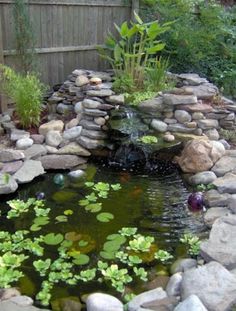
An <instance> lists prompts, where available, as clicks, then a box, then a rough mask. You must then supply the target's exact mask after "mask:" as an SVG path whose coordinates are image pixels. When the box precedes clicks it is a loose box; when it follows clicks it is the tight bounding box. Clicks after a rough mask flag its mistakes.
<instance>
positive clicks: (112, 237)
mask: <svg viewBox="0 0 236 311" xmlns="http://www.w3.org/2000/svg"><path fill="white" fill-rule="evenodd" d="M107 240H109V241H117V242H119V243H120V244H124V243H125V242H126V237H124V236H122V235H120V234H116V233H115V234H110V235H108V236H107Z"/></svg>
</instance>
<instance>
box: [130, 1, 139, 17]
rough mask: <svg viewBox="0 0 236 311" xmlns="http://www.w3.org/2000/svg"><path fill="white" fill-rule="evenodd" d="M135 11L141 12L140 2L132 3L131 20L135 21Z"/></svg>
mask: <svg viewBox="0 0 236 311" xmlns="http://www.w3.org/2000/svg"><path fill="white" fill-rule="evenodd" d="M134 11H135V12H136V13H138V11H139V0H132V2H131V20H134Z"/></svg>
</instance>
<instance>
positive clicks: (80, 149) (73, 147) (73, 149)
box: [57, 142, 91, 157]
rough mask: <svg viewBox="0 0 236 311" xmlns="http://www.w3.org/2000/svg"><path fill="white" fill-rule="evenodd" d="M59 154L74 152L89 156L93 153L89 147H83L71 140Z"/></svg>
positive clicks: (74, 153)
mask: <svg viewBox="0 0 236 311" xmlns="http://www.w3.org/2000/svg"><path fill="white" fill-rule="evenodd" d="M57 154H72V155H78V156H82V157H89V156H90V155H91V153H90V152H89V151H88V150H87V149H85V148H83V147H81V146H80V145H79V144H78V143H76V142H71V143H69V144H68V145H66V146H64V147H62V148H60V149H59V150H58V152H57Z"/></svg>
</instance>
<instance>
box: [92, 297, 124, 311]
mask: <svg viewBox="0 0 236 311" xmlns="http://www.w3.org/2000/svg"><path fill="white" fill-rule="evenodd" d="M86 307H87V311H111V310H112V311H113V310H114V311H123V310H124V307H123V304H122V303H121V302H120V300H118V299H117V298H115V297H113V296H111V295H107V294H102V293H94V294H91V295H89V296H88V298H87V300H86Z"/></svg>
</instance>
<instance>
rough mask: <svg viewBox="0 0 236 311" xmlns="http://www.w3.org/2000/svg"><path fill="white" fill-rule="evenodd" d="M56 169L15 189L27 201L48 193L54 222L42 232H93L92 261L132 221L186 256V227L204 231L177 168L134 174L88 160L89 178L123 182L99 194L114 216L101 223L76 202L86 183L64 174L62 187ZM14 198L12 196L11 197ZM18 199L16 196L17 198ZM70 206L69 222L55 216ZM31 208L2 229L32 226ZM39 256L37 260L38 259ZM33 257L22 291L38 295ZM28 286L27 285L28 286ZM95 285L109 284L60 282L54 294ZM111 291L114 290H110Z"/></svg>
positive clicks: (176, 253) (51, 254) (84, 290)
mask: <svg viewBox="0 0 236 311" xmlns="http://www.w3.org/2000/svg"><path fill="white" fill-rule="evenodd" d="M54 176H55V173H50V174H47V175H45V176H43V177H41V178H40V179H38V180H37V181H35V182H33V183H32V184H31V185H27V186H23V187H21V189H20V190H19V191H18V193H17V198H19V199H21V200H27V199H28V198H29V197H34V196H35V193H36V192H38V191H41V192H45V195H46V200H47V203H46V206H47V207H50V208H51V212H50V219H51V222H50V224H48V225H46V226H44V227H43V228H42V230H41V231H40V233H38V232H36V233H33V235H36V236H38V235H39V234H47V233H49V232H55V233H59V232H60V233H62V234H65V233H67V232H71V231H75V232H78V233H80V234H82V235H84V236H87V237H88V236H89V238H90V239H91V241H93V245H94V249H93V250H92V251H91V258H92V262H95V263H96V262H97V260H98V252H99V250H101V248H102V245H103V243H104V241H105V240H106V237H107V235H109V234H112V233H116V232H117V231H118V230H119V229H121V228H122V227H127V226H133V227H138V228H139V233H142V234H148V235H152V236H153V237H155V240H156V243H157V245H158V247H159V248H161V249H165V250H168V251H169V252H170V253H171V254H172V255H174V256H175V258H178V257H179V256H183V254H184V253H183V247H182V245H181V244H180V243H179V238H180V237H181V236H182V235H183V233H184V232H186V231H188V232H193V233H200V232H202V231H204V230H205V228H204V226H203V224H202V216H201V214H192V213H191V212H190V211H189V210H188V208H187V204H186V202H187V198H188V195H189V192H188V191H187V189H186V187H185V185H184V183H183V181H182V179H181V176H180V175H179V173H178V171H177V170H175V169H173V170H168V172H167V173H165V174H163V173H162V174H161V175H160V174H153V173H152V174H151V175H150V174H147V173H130V172H126V171H112V170H111V169H110V168H109V169H107V168H105V167H95V166H93V165H90V166H89V167H88V169H87V180H90V181H91V180H93V181H95V182H98V181H102V182H108V183H110V184H114V183H120V184H121V186H122V189H121V190H119V191H117V192H115V191H111V193H110V194H109V196H108V198H107V199H101V200H99V202H102V204H103V208H102V212H110V213H112V214H113V215H114V219H113V220H112V221H111V222H109V223H100V222H98V221H97V220H96V214H94V213H90V212H86V211H85V209H84V207H81V206H79V204H78V201H79V200H81V199H83V198H84V196H85V195H86V194H88V189H86V188H85V187H84V182H85V180H83V181H80V182H77V183H72V182H71V181H70V180H69V179H68V177H67V175H66V174H65V184H64V186H62V187H59V186H58V185H55V183H54V182H53V177H54ZM12 198H13V197H11V199H12ZM15 198H16V197H15ZM0 208H1V210H2V212H3V216H4V211H5V212H6V210H5V209H6V204H5V203H1V205H0ZM67 209H71V210H73V212H74V214H73V215H72V216H68V219H69V221H68V222H67V223H57V222H56V221H55V217H56V216H58V215H62V214H63V212H64V211H65V210H67ZM34 217H35V216H34V214H33V213H27V214H25V215H24V216H22V217H20V218H16V220H15V221H12V220H5V221H2V223H1V227H0V230H9V231H10V232H14V231H15V230H21V229H28V228H29V227H30V226H31V224H32V220H33V218H34ZM46 252H47V255H48V257H52V258H54V256H55V254H54V252H53V250H52V249H50V246H48V249H47V250H46ZM34 260H35V259H34ZM31 266H32V262H31V261H28V263H27V266H25V267H24V272H25V274H26V276H27V277H26V278H25V279H23V281H21V283H20V284H19V285H20V286H21V287H22V289H23V292H25V293H26V294H31V295H34V294H35V292H36V291H37V290H38V289H39V285H40V283H41V282H42V279H41V278H39V277H38V276H36V275H35V274H34V273H33V271H32V269H31ZM26 285H27V286H26ZM95 289H96V290H97V289H101V290H106V291H108V290H109V289H108V288H106V287H105V285H104V284H103V285H101V284H97V283H91V284H87V285H84V284H82V285H81V286H80V287H79V289H78V286H74V287H73V286H71V287H70V286H68V285H65V284H58V285H57V287H56V288H55V290H54V297H64V296H68V295H76V296H78V295H79V294H83V293H89V292H91V291H94V290H95ZM110 292H111V293H112V290H110Z"/></svg>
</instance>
